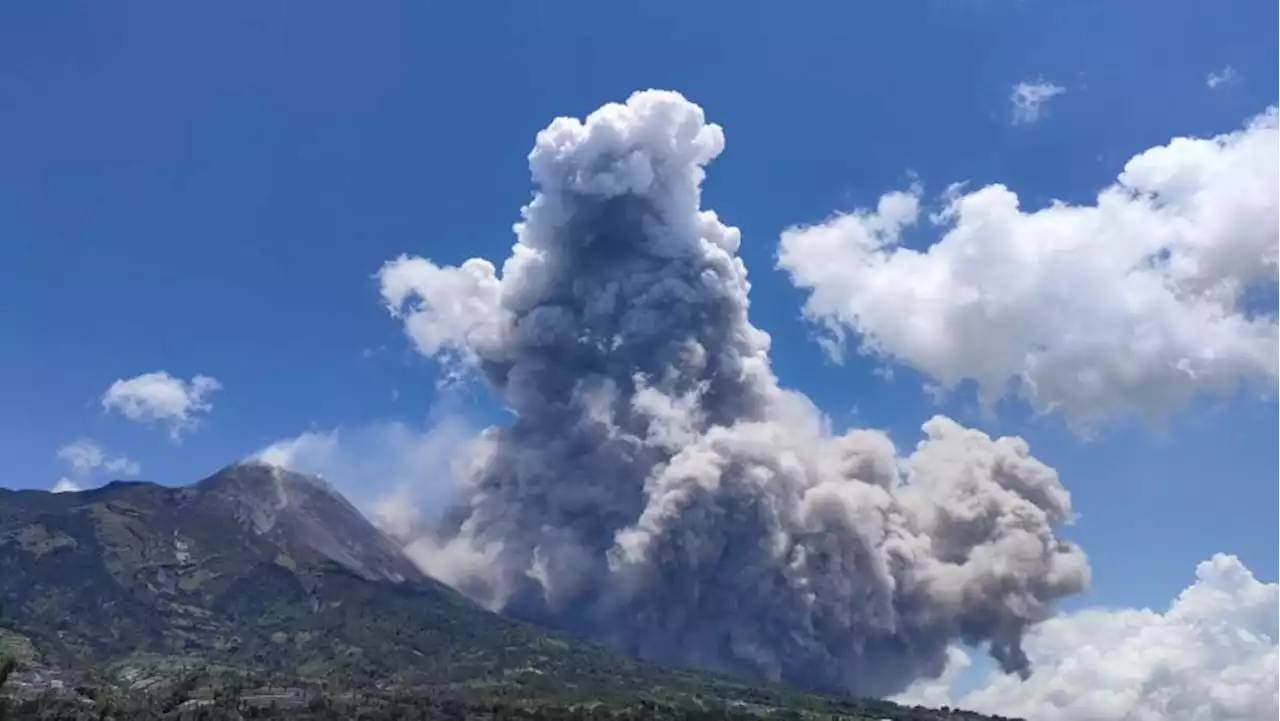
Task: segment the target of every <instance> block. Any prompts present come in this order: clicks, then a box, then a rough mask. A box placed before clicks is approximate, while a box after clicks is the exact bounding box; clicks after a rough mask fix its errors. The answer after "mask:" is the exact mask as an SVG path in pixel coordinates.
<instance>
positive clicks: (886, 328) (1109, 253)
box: [778, 108, 1280, 427]
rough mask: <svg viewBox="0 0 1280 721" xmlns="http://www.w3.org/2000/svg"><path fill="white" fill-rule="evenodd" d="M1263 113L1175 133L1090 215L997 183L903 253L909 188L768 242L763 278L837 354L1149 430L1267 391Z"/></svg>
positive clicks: (1270, 319)
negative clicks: (849, 336)
mask: <svg viewBox="0 0 1280 721" xmlns="http://www.w3.org/2000/svg"><path fill="white" fill-rule="evenodd" d="M1276 120H1277V115H1276V109H1275V108H1271V109H1268V110H1267V111H1266V112H1264V113H1263V114H1261V115H1259V116H1257V117H1255V118H1253V119H1252V120H1250V121H1249V122H1248V123H1247V124H1246V125H1245V127H1244V128H1243V129H1241V130H1238V131H1236V132H1232V133H1228V134H1225V135H1220V136H1217V137H1213V138H1204V139H1195V138H1177V139H1175V140H1173V141H1171V142H1169V143H1168V144H1167V145H1163V146H1159V147H1155V148H1151V149H1149V150H1146V151H1144V152H1142V153H1140V154H1138V155H1137V156H1135V157H1134V158H1132V159H1131V160H1129V162H1128V163H1127V164H1126V165H1125V167H1124V171H1123V172H1122V173H1121V174H1120V176H1119V178H1118V179H1117V180H1116V182H1115V183H1113V184H1112V185H1110V186H1108V187H1107V188H1105V189H1103V190H1102V191H1101V192H1100V193H1099V194H1098V196H1097V200H1096V201H1095V202H1094V203H1093V204H1090V205H1072V204H1068V203H1062V202H1055V203H1053V204H1052V205H1050V206H1049V207H1046V208H1042V209H1039V210H1026V209H1023V208H1021V207H1019V198H1018V196H1017V195H1016V194H1015V193H1014V192H1013V191H1011V190H1009V189H1008V188H1006V187H1004V186H1002V185H990V186H986V187H983V188H979V189H976V190H972V191H968V190H966V189H964V188H963V187H961V186H953V187H952V188H951V189H949V190H948V192H947V193H946V195H945V198H944V200H945V206H944V208H943V209H942V211H941V212H940V213H937V214H934V215H933V216H931V218H930V221H931V223H932V224H934V225H935V226H936V227H937V228H939V233H940V237H938V238H937V240H936V242H934V243H932V244H931V245H929V246H928V247H927V248H925V249H923V250H917V249H914V248H910V247H907V246H906V245H904V244H903V242H902V240H903V233H904V231H905V230H906V229H907V228H908V227H910V226H912V225H913V224H915V223H917V222H918V220H919V218H920V216H921V213H922V211H921V198H920V194H919V192H918V191H908V192H892V193H888V194H886V195H884V196H883V197H882V198H880V201H879V204H878V206H877V207H876V208H875V209H874V210H861V211H857V212H853V213H848V214H844V215H839V216H836V217H834V218H831V219H830V220H828V221H826V222H823V223H820V224H817V225H813V226H807V227H797V228H792V229H790V230H787V231H786V232H784V233H783V235H782V239H781V243H780V246H779V256H778V257H779V266H780V267H781V268H783V269H785V270H786V271H787V272H788V273H789V274H790V275H791V279H792V282H793V283H795V285H796V286H798V287H799V288H801V289H804V290H806V291H809V296H808V298H807V301H806V304H805V313H806V315H807V316H808V317H809V318H810V319H812V320H814V321H816V322H818V323H821V324H822V325H823V326H825V328H826V329H828V330H829V331H830V332H831V333H832V336H833V338H835V339H836V341H842V340H843V339H844V335H845V333H846V332H847V331H852V332H854V333H856V334H857V335H858V337H859V342H860V347H861V349H862V351H863V352H865V353H868V354H872V355H876V356H880V357H882V358H885V359H892V360H897V361H899V362H902V363H905V364H907V365H910V366H912V367H914V368H916V369H918V370H920V371H923V372H924V373H926V374H928V375H930V376H932V377H933V378H934V379H936V381H938V382H939V383H940V384H941V385H942V386H944V387H946V388H953V387H954V386H956V385H957V384H958V383H960V382H961V381H964V380H971V381H974V382H976V384H977V386H978V389H979V392H980V394H981V396H982V398H983V400H984V401H986V402H992V401H994V400H996V399H997V398H999V397H1000V396H1002V395H1004V394H1005V393H1006V392H1007V391H1008V390H1010V388H1011V386H1012V388H1013V389H1014V391H1015V392H1016V393H1019V394H1020V395H1021V396H1022V397H1023V398H1025V399H1026V400H1027V401H1028V402H1029V403H1030V404H1031V405H1032V406H1033V407H1034V408H1035V409H1037V410H1038V411H1041V412H1049V411H1054V410H1059V411H1062V412H1063V413H1065V414H1067V416H1068V417H1069V419H1070V420H1071V421H1072V422H1074V423H1077V424H1079V425H1080V426H1082V427H1087V426H1090V425H1093V424H1095V423H1097V422H1098V421H1101V420H1103V419H1106V418H1108V417H1112V416H1115V415H1119V414H1126V413H1133V412H1136V413H1139V414H1143V415H1145V416H1148V417H1151V418H1162V417H1164V416H1166V415H1167V414H1168V413H1170V412H1171V411H1172V410H1174V409H1176V408H1178V407H1181V406H1183V405H1184V404H1186V403H1187V402H1188V401H1189V400H1190V399H1191V398H1192V397H1193V396H1195V395H1197V394H1198V393H1202V392H1222V393H1230V392H1233V391H1234V390H1236V389H1237V388H1238V387H1239V385H1240V384H1241V383H1242V382H1254V383H1256V384H1259V385H1261V386H1262V387H1263V388H1264V389H1267V390H1269V389H1271V388H1273V387H1274V386H1275V382H1276V372H1277V353H1276V347H1277V342H1278V338H1280V336H1278V334H1277V324H1276V315H1275V304H1274V300H1272V301H1271V302H1269V303H1261V302H1260V301H1259V300H1258V298H1260V297H1261V298H1265V297H1267V296H1266V294H1265V292H1264V293H1263V294H1262V295H1259V291H1266V290H1267V289H1270V292H1272V293H1274V288H1275V284H1276V280H1277V243H1276V238H1277V234H1278V233H1280V203H1278V201H1277V198H1278V197H1280V180H1278V178H1280V171H1278V168H1277V156H1278V155H1280V142H1278V139H1280V133H1277V122H1276Z"/></svg>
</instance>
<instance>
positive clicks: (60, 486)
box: [49, 476, 84, 493]
mask: <svg viewBox="0 0 1280 721" xmlns="http://www.w3.org/2000/svg"><path fill="white" fill-rule="evenodd" d="M49 490H50V491H51V492H53V493H76V492H78V491H82V490H84V489H83V488H81V487H80V484H79V483H76V482H75V481H73V480H71V479H70V478H67V477H65V476H63V477H62V478H59V479H58V482H57V483H55V484H53V488H51V489H49Z"/></svg>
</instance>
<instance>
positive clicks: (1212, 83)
mask: <svg viewBox="0 0 1280 721" xmlns="http://www.w3.org/2000/svg"><path fill="white" fill-rule="evenodd" d="M1238 79H1239V76H1238V75H1237V74H1236V69H1235V68H1233V67H1231V66H1230V65H1228V66H1226V67H1224V68H1223V69H1221V70H1219V71H1217V72H1212V73H1209V76H1208V77H1206V78H1205V79H1204V84H1205V85H1207V86H1208V87H1209V88H1210V89H1211V90H1212V89H1216V88H1217V87H1218V86H1220V85H1228V84H1230V83H1234V82H1235V81H1236V80H1238Z"/></svg>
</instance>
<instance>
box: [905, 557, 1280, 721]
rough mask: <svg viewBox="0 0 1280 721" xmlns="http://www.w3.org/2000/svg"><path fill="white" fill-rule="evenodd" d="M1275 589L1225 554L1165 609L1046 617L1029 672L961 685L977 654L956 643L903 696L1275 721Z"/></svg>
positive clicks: (971, 704)
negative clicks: (937, 670) (956, 688)
mask: <svg viewBox="0 0 1280 721" xmlns="http://www.w3.org/2000/svg"><path fill="white" fill-rule="evenodd" d="M1278 592H1280V586H1278V585H1277V584H1275V583H1261V582H1259V581H1258V580H1257V579H1256V578H1255V577H1254V576H1253V574H1252V573H1251V572H1250V571H1249V569H1247V568H1245V566H1244V565H1243V564H1242V563H1241V562H1240V560H1239V559H1237V558H1236V557H1235V556H1228V555H1222V554H1219V555H1216V556H1214V557H1213V558H1212V559H1210V560H1208V561H1206V562H1204V563H1202V564H1200V566H1199V567H1198V568H1197V569H1196V582H1195V583H1194V584H1193V585H1192V586H1191V587H1189V588H1187V589H1186V590H1184V591H1183V592H1182V593H1181V594H1180V595H1179V596H1178V597H1177V598H1176V599H1175V600H1174V601H1173V602H1172V603H1171V604H1170V606H1169V608H1168V609H1167V610H1165V611H1164V612H1158V611H1153V610H1149V609H1115V610H1107V609H1087V610H1083V611H1079V612H1076V613H1071V614H1066V615H1063V616H1059V617H1057V618H1054V619H1051V620H1049V621H1047V622H1045V623H1043V624H1041V625H1039V626H1037V627H1036V628H1034V629H1033V630H1032V631H1031V632H1030V634H1029V636H1028V638H1027V641H1026V648H1027V653H1028V655H1029V656H1030V657H1031V661H1032V664H1033V669H1034V671H1033V673H1032V675H1031V677H1030V678H1029V679H1027V680H1026V681H1020V680H1019V679H1018V678H1016V677H1013V676H1006V675H1003V674H999V673H996V672H993V673H992V674H991V675H989V676H987V677H986V678H985V679H984V680H982V681H981V682H980V683H979V685H978V686H977V687H976V688H974V689H973V690H971V691H969V692H967V693H962V694H959V695H953V694H952V693H951V692H950V688H949V687H950V686H951V684H952V683H953V682H954V680H955V679H956V677H957V676H958V675H959V672H960V671H961V670H963V668H964V667H965V666H966V665H968V662H969V659H968V657H967V656H966V655H965V654H964V653H963V652H960V651H958V650H957V651H953V653H952V666H951V667H949V668H948V670H947V673H946V674H945V675H944V677H943V678H942V679H939V680H937V681H924V682H920V683H918V684H916V685H915V686H914V687H912V688H911V689H909V690H908V691H907V692H906V693H905V694H903V695H902V696H901V697H900V698H899V700H901V701H905V702H908V703H921V704H934V705H941V704H948V705H952V706H956V707H959V708H967V709H972V710H975V711H982V712H986V713H995V714H1002V715H1006V716H1020V717H1024V718H1029V719H1038V720H1039V721H1057V720H1059V719H1061V720H1062V721H1067V720H1071V721H1075V720H1077V719H1087V720H1089V721H1157V720H1159V721H1271V720H1272V719H1275V718H1276V717H1277V715H1280V701H1278V700H1277V699H1278V694H1280V684H1278V682H1277V678H1278V676H1280V663H1278V661H1277V658H1278V656H1277V654H1278V651H1277V648H1278V647H1277V635H1278V634H1277V625H1278V623H1277V620H1278V616H1280V605H1278V604H1277V598H1278V595H1277V594H1278Z"/></svg>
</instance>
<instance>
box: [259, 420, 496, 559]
mask: <svg viewBox="0 0 1280 721" xmlns="http://www.w3.org/2000/svg"><path fill="white" fill-rule="evenodd" d="M473 438H475V430H474V429H473V428H472V427H471V426H470V425H468V424H467V423H466V422H464V421H462V420H460V419H458V418H455V417H451V416H442V417H437V418H435V419H433V421H432V422H431V423H429V424H428V427H427V428H426V429H424V430H418V429H415V428H411V427H410V426H408V425H405V424H403V423H379V424H374V425H369V426H364V427H359V428H337V429H333V430H328V431H319V432H308V433H303V434H302V435H300V436H297V437H295V438H288V439H284V440H280V441H277V442H275V443H273V444H271V445H270V446H268V447H267V448H264V449H262V450H261V451H258V452H257V453H256V454H254V458H256V459H258V460H261V461H263V462H266V463H271V464H273V465H277V466H281V467H283V468H288V469H289V470H292V471H296V472H298V473H307V474H311V475H317V476H321V477H323V478H324V479H325V480H327V481H329V483H331V484H333V485H334V486H335V487H336V488H338V489H339V490H340V491H342V493H343V494H344V495H345V496H347V498H349V499H350V500H351V501H352V503H354V504H356V505H357V506H358V507H360V508H361V509H362V510H364V511H365V513H366V514H368V515H369V517H370V519H371V520H373V521H374V523H375V524H377V525H378V526H379V527H380V528H382V529H383V530H384V531H386V532H388V533H390V534H392V535H394V536H401V537H403V536H407V535H409V534H410V533H411V532H412V531H413V530H414V527H415V526H416V525H417V524H418V523H420V522H422V521H423V520H425V519H430V518H432V517H434V515H435V514H436V513H437V512H438V511H440V510H441V509H442V508H443V507H444V505H445V504H446V503H447V502H448V501H449V500H450V499H452V498H453V494H454V478H455V475H454V464H455V463H456V462H457V461H458V459H459V458H460V455H459V454H461V453H462V452H464V451H465V450H466V449H467V448H468V447H469V442H470V441H471V440H472V439H473Z"/></svg>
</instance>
